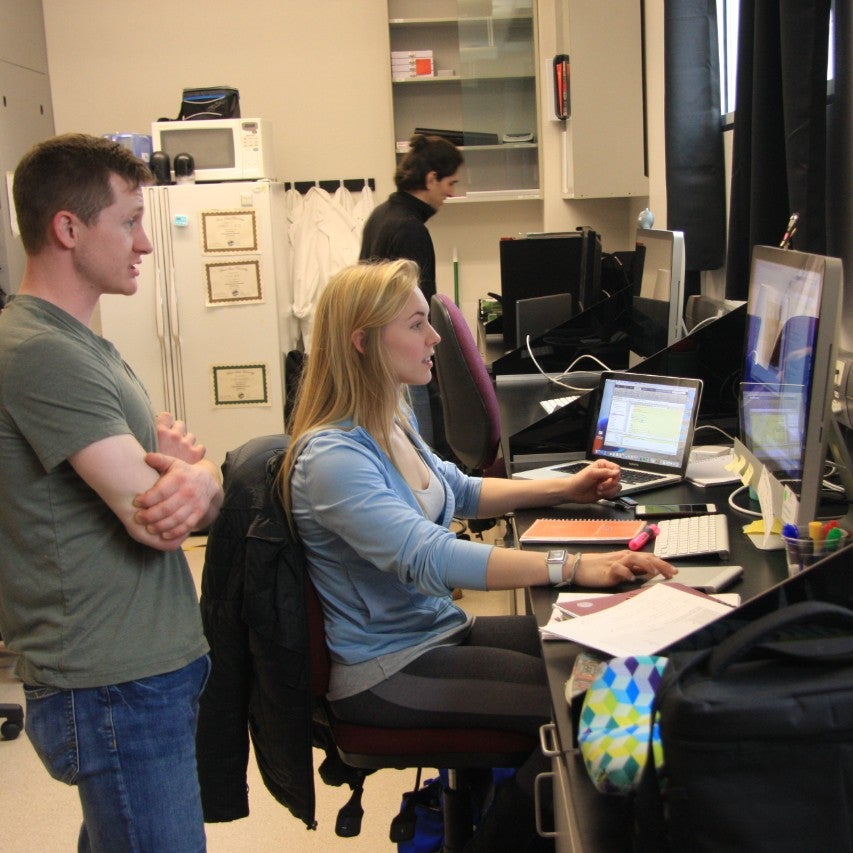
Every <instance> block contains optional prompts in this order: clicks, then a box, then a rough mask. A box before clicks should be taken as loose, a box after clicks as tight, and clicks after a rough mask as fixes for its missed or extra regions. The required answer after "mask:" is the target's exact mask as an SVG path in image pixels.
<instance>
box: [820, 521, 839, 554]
mask: <svg viewBox="0 0 853 853" xmlns="http://www.w3.org/2000/svg"><path fill="white" fill-rule="evenodd" d="M842 539H844V531H843V530H842V529H841V528H840V527H838V526H837V525H836V526H835V527H830V529H829V531H828V532H827V534H826V539H825V540H824V543H823V547H824V551H826V553H827V554H829V553H831V552H833V551H835V550H836V549H837V548H838V546H839V545H841V540H842Z"/></svg>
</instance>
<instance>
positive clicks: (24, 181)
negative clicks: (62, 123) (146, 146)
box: [13, 133, 154, 255]
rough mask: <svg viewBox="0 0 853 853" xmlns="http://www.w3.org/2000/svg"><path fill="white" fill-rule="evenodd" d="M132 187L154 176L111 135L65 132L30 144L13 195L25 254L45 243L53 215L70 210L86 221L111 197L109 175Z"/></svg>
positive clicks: (108, 201) (39, 249)
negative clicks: (98, 135) (108, 136)
mask: <svg viewBox="0 0 853 853" xmlns="http://www.w3.org/2000/svg"><path fill="white" fill-rule="evenodd" d="M113 174H116V175H118V176H119V177H121V178H124V179H125V180H126V181H127V183H128V185H129V186H130V187H132V188H133V189H136V188H137V187H138V186H140V185H142V184H150V183H153V181H154V176H153V175H152V174H151V170H150V169H149V168H148V166H146V165H145V163H143V162H142V160H140V159H139V158H138V157H135V156H134V155H133V153H132V152H131V151H130V150H129V149H127V148H125V147H124V146H123V145H120V144H119V143H117V142H113V141H112V140H111V139H102V138H100V137H97V136H88V135H87V134H84V133H66V134H63V135H61V136H54V137H51V138H50V139H46V140H44V141H43V142H39V143H38V144H36V145H34V146H33V147H32V148H31V149H30V150H29V151H28V152H27V153H26V154H25V155H24V156H23V158H22V159H21V162H20V163H19V164H18V168H17V169H16V170H15V179H14V187H13V193H14V199H15V209H16V212H17V219H18V227H19V229H20V232H21V242H22V243H23V244H24V249H25V251H26V252H27V254H29V255H34V254H36V253H38V252H39V251H41V250H42V249H43V248H44V246H45V245H46V243H47V234H48V228H49V227H50V223H51V220H52V219H53V217H54V216H55V215H56V214H57V213H58V212H59V211H60V210H68V211H70V212H71V213H73V214H74V215H75V216H77V217H79V218H80V219H81V220H82V221H83V222H84V223H86V224H87V225H91V224H92V223H93V222H95V221H96V220H97V218H98V215H99V214H100V212H101V211H102V210H103V209H104V208H105V207H109V206H110V205H111V204H112V203H113V202H114V201H115V198H114V197H113V191H112V186H111V185H110V176H111V175H113Z"/></svg>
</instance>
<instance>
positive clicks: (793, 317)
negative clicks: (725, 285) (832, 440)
mask: <svg viewBox="0 0 853 853" xmlns="http://www.w3.org/2000/svg"><path fill="white" fill-rule="evenodd" d="M842 280H843V273H842V264H841V261H840V260H839V259H838V258H829V257H825V256H823V255H814V254H807V253H805V252H794V251H790V250H786V249H780V248H776V247H773V246H755V247H754V249H753V252H752V263H751V268H750V280H749V294H748V301H747V330H746V354H745V357H744V369H743V383H742V385H741V395H740V409H741V441H742V442H743V445H744V447H746V449H747V450H748V451H750V453H752V455H753V456H754V457H755V458H756V459H757V460H758V461H759V462H760V463H762V465H764V466H765V467H766V469H767V470H768V471H769V472H770V473H771V474H772V475H773V476H774V477H775V478H776V479H777V480H779V481H780V482H783V483H785V484H786V485H788V486H789V487H790V488H791V490H792V491H793V492H794V494H795V495H796V496H797V498H798V500H799V508H798V511H797V513H796V519H795V523H796V524H797V525H798V526H801V525H802V526H806V525H807V524H808V522H809V521H811V520H813V519H815V518H818V517H819V505H820V497H821V491H822V485H823V480H824V472H825V467H826V456H827V438H828V434H829V431H830V427H831V425H832V421H831V418H832V413H831V404H832V395H833V390H834V384H835V357H836V353H837V350H838V322H839V317H840V315H841V291H842ZM756 478H757V475H756ZM753 485H756V483H753Z"/></svg>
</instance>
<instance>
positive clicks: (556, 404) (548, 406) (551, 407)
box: [539, 394, 578, 415]
mask: <svg viewBox="0 0 853 853" xmlns="http://www.w3.org/2000/svg"><path fill="white" fill-rule="evenodd" d="M577 398H578V395H577V394H575V395H574V397H554V399H553V400H540V402H539V405H540V406H542V408H543V409H545V411H546V412H547V413H548V414H549V415H550V414H551V412H556V411H557V409H562V408H563V406H568V405H569V403H573V402H574V401H575V400H577Z"/></svg>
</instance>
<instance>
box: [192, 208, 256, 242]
mask: <svg viewBox="0 0 853 853" xmlns="http://www.w3.org/2000/svg"><path fill="white" fill-rule="evenodd" d="M201 237H202V249H203V251H205V252H210V253H214V252H257V251H258V223H257V219H256V217H255V211H254V210H205V211H202V214H201Z"/></svg>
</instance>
